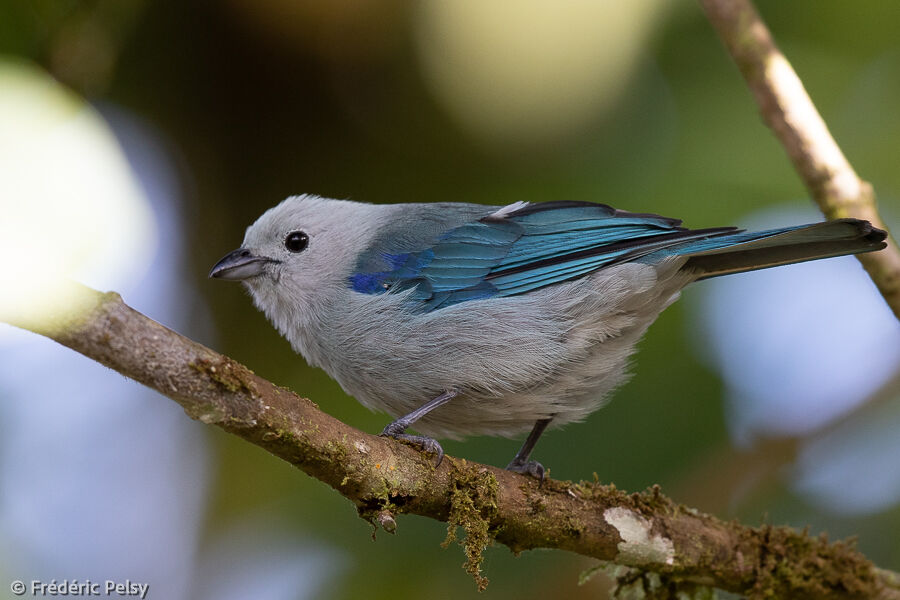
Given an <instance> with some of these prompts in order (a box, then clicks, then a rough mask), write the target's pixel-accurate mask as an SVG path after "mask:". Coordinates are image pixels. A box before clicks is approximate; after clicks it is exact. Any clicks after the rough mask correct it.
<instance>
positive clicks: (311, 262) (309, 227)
mask: <svg viewBox="0 0 900 600" xmlns="http://www.w3.org/2000/svg"><path fill="white" fill-rule="evenodd" d="M376 209H377V207H376V206H374V205H370V204H362V203H358V202H349V201H344V200H331V199H328V198H320V197H318V196H310V195H303V196H292V197H290V198H288V199H287V200H284V201H283V202H282V203H281V204H279V205H278V206H275V207H274V208H271V209H269V210H268V211H266V212H265V213H264V214H263V215H262V216H261V217H260V218H259V219H257V221H256V222H255V223H254V224H253V225H251V226H250V227H248V228H247V232H246V234H245V235H244V242H243V244H241V247H240V248H238V249H237V250H234V251H232V252H229V253H228V254H226V255H225V256H224V257H223V258H222V259H221V260H220V261H219V262H217V263H216V264H215V266H214V267H213V268H212V270H211V271H210V272H209V276H210V277H211V278H214V279H224V280H230V281H241V282H243V283H244V285H246V286H247V288H248V289H249V290H250V293H251V294H252V296H253V299H254V302H255V303H256V305H257V306H258V307H259V308H260V309H262V310H263V311H264V312H265V313H266V314H267V315H268V316H269V317H270V318H271V319H272V320H273V322H276V325H277V326H278V327H279V329H281V328H282V327H281V324H279V322H280V321H282V320H283V319H290V318H292V317H291V314H293V317H295V318H294V320H297V319H296V317H300V316H301V315H297V314H296V313H297V311H304V310H315V308H316V306H319V305H321V304H322V303H323V302H327V299H328V298H329V297H331V293H332V292H333V291H334V290H335V289H337V288H346V287H347V277H348V276H349V275H350V273H352V270H353V267H354V266H355V264H356V260H357V257H358V255H359V252H360V250H361V249H362V248H364V247H365V245H366V244H367V243H368V241H369V240H370V239H371V236H372V235H373V231H375V230H376V229H377V223H376V212H377V211H376Z"/></svg>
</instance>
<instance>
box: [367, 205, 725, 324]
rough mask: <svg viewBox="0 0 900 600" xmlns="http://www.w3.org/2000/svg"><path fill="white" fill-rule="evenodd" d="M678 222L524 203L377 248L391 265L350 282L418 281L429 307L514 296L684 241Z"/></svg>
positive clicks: (387, 286) (604, 209)
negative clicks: (432, 235)
mask: <svg viewBox="0 0 900 600" xmlns="http://www.w3.org/2000/svg"><path fill="white" fill-rule="evenodd" d="M489 210H496V209H491V208H489V207H486V209H485V212H487V211H489ZM679 223H680V222H679V221H676V220H674V219H667V218H665V217H660V216H657V215H643V214H635V213H627V212H623V211H618V210H616V209H613V208H611V207H609V206H606V205H603V204H593V203H571V202H559V203H554V202H548V203H543V204H537V205H527V206H526V207H525V208H524V209H520V210H517V211H513V212H510V213H508V214H506V215H504V216H503V217H502V218H495V217H493V214H487V215H485V216H482V217H481V218H480V219H478V220H475V221H473V222H469V223H465V224H463V225H460V226H457V227H453V228H451V229H449V230H448V231H446V232H445V233H443V234H441V235H440V236H438V239H437V240H436V241H435V242H434V243H433V245H432V246H431V247H429V248H425V249H422V250H419V251H416V252H404V253H398V254H390V253H382V256H381V258H382V259H383V261H384V263H385V264H386V266H387V267H388V268H387V269H385V270H383V271H376V272H360V273H356V274H354V275H352V276H351V277H350V286H351V287H352V288H353V289H354V290H355V291H357V292H360V293H364V294H379V293H385V292H388V291H392V292H395V291H400V290H409V289H411V288H415V290H414V292H412V295H411V296H410V298H411V299H412V300H415V301H417V302H421V303H422V304H423V307H424V308H425V309H426V310H435V309H437V308H443V307H446V306H451V305H453V304H457V303H459V302H465V301H468V300H473V299H481V298H489V297H493V296H512V295H516V294H522V293H525V292H528V291H531V290H535V289H539V288H542V287H546V286H548V285H552V284H554V283H558V282H560V281H566V280H569V279H573V278H576V277H580V276H582V275H585V274H587V273H590V272H591V271H595V270H597V269H599V268H602V267H603V266H606V265H609V264H612V263H615V262H618V261H621V260H622V259H623V257H626V256H627V257H630V258H632V259H633V258H635V257H637V256H643V255H646V254H648V253H651V252H653V251H655V250H657V249H658V248H660V247H664V246H666V245H672V244H673V243H677V242H678V241H683V240H684V238H685V234H693V233H694V232H690V231H689V230H686V229H684V228H682V227H680V226H679ZM732 230H733V228H729V229H728V231H732ZM720 231H722V230H714V231H713V232H712V233H718V232H720ZM710 234H711V233H710V232H706V233H701V234H700V235H703V236H708V235H710Z"/></svg>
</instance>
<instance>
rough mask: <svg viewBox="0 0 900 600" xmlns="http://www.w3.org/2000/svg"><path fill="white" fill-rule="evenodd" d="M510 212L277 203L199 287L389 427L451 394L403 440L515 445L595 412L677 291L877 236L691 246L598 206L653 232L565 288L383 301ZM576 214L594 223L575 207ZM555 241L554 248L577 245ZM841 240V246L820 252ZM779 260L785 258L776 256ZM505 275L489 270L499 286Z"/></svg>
mask: <svg viewBox="0 0 900 600" xmlns="http://www.w3.org/2000/svg"><path fill="white" fill-rule="evenodd" d="M523 206H524V203H521V204H517V205H514V206H511V207H508V208H501V207H497V206H494V207H488V206H481V205H473V204H456V203H443V204H396V205H370V204H362V203H356V202H349V201H339V200H329V199H325V198H319V197H315V196H299V197H292V198H288V199H287V200H285V201H284V202H282V203H281V204H279V205H278V206H276V207H275V208H273V209H270V210H269V211H268V212H266V213H265V214H264V215H262V217H260V218H259V220H258V221H257V222H256V223H254V224H253V225H252V226H251V227H249V228H248V229H247V233H246V236H245V239H244V243H243V245H242V250H241V251H240V252H243V254H242V255H241V256H240V257H238V255H236V254H232V255H229V257H231V258H230V259H229V257H226V259H223V261H222V262H221V263H220V265H217V267H215V268H214V270H213V273H212V275H214V276H219V277H222V278H226V279H228V278H232V279H242V280H243V282H244V284H245V285H246V286H247V289H248V290H249V291H250V293H251V295H252V297H253V301H254V303H255V304H256V306H257V307H258V308H259V309H260V310H262V311H263V312H264V313H265V314H266V316H267V317H268V318H269V320H270V321H271V322H272V323H273V324H274V325H275V327H276V328H277V329H278V330H279V331H280V332H281V333H282V334H283V335H284V336H285V337H286V338H287V339H288V340H289V341H290V343H291V345H292V346H293V348H294V350H296V351H297V352H299V353H300V354H302V355H303V356H304V358H305V359H306V360H307V362H308V363H309V364H311V365H313V366H317V367H321V368H322V369H324V370H325V371H326V372H327V373H328V374H329V375H331V376H332V377H333V378H334V379H335V380H337V381H338V383H340V385H341V387H342V388H343V389H344V390H345V391H346V392H347V393H348V394H350V395H352V396H353V397H355V398H356V399H357V400H359V401H360V402H361V403H363V404H364V405H366V406H368V407H370V408H373V409H376V410H382V411H384V412H387V413H388V414H390V415H392V416H393V417H398V416H401V415H404V414H407V413H409V412H411V411H413V410H415V409H417V408H419V407H420V406H422V405H423V404H424V403H425V402H427V401H428V400H430V399H431V398H434V397H435V396H437V395H439V394H441V393H442V392H444V391H447V390H451V389H455V390H458V391H459V395H458V396H457V397H455V398H453V399H452V400H450V401H449V402H447V403H446V404H445V405H443V406H441V407H440V408H437V409H436V410H434V411H432V412H430V413H429V414H427V415H425V416H424V417H423V418H422V419H421V420H420V421H418V422H417V423H416V424H415V425H414V428H415V429H417V430H419V431H421V432H422V433H425V434H427V435H430V436H435V437H446V438H459V437H462V436H466V435H473V434H488V435H503V436H515V435H520V434H522V433H524V432H526V431H528V430H529V429H530V428H531V427H532V425H534V424H535V422H536V421H540V420H542V419H550V418H552V419H553V421H552V424H553V425H554V426H559V425H564V424H566V423H570V422H573V421H579V420H582V419H584V418H585V417H586V416H587V415H588V414H590V413H591V412H593V411H594V410H596V409H597V408H599V407H600V406H601V405H602V404H603V403H604V402H605V400H606V399H607V397H608V396H609V394H610V392H611V391H612V390H614V389H615V388H616V387H618V386H619V385H621V384H622V383H623V382H624V381H625V380H626V379H627V374H626V373H627V364H628V359H629V357H630V355H631V354H632V353H633V351H634V347H635V344H636V343H637V341H638V340H639V339H640V337H641V336H642V335H643V333H644V331H645V330H646V329H647V327H648V326H649V325H650V323H652V322H653V321H654V320H655V319H656V317H657V316H658V315H659V313H660V312H661V311H662V310H663V309H665V308H666V307H667V306H668V305H670V304H671V303H672V302H674V301H675V300H676V299H677V298H678V294H679V290H680V289H681V288H682V287H684V286H685V285H687V284H688V283H690V282H691V281H693V280H696V279H698V278H702V277H705V276H713V275H717V274H720V273H727V272H731V271H743V270H749V269H752V268H761V267H764V266H769V265H770V264H780V263H781V262H797V261H799V260H807V259H810V258H817V257H819V256H828V255H837V254H848V253H853V252H860V251H868V250H875V249H878V248H879V247H882V246H883V244H880V241H881V239H883V233H881V232H878V230H874V229H872V228H871V226H869V225H868V224H867V223H865V222H860V221H851V220H847V221H844V222H843V223H844V225H843V228H844V229H846V232H844V231H843V229H840V230H839V226H838V225H830V224H825V225H824V228H825V229H824V230H823V231H821V232H819V231H818V230H816V229H812V228H811V227H810V226H807V227H805V228H804V227H801V228H796V229H793V230H788V229H786V230H784V231H783V232H775V233H764V234H760V235H762V236H765V235H768V236H769V237H767V238H765V239H770V240H776V241H774V242H766V241H765V239H764V240H763V241H758V240H757V238H752V239H751V238H747V236H748V235H754V234H742V233H740V232H736V231H735V230H733V228H729V229H724V228H723V229H717V230H705V231H703V232H699V233H698V234H696V235H694V234H692V233H691V232H689V231H688V230H684V229H683V228H679V227H677V224H678V223H677V222H676V221H670V220H663V219H662V218H660V217H656V216H654V215H634V214H631V213H622V212H621V211H617V212H615V214H614V215H613V213H611V212H609V211H612V209H608V211H607V212H608V213H609V214H610V215H613V216H611V217H609V216H607V217H604V218H621V219H623V222H624V221H625V220H629V219H630V220H631V221H634V222H637V223H639V224H640V223H642V222H643V220H646V221H647V222H648V223H649V224H650V225H648V226H651V225H652V227H657V228H659V229H660V231H661V233H660V234H659V235H654V236H651V237H647V238H646V239H647V240H649V241H648V242H646V243H643V242H641V243H640V244H637V248H638V250H640V251H636V250H634V249H631V248H630V247H629V248H628V249H627V251H628V252H629V254H628V255H627V257H628V258H627V259H616V260H615V261H611V262H609V263H608V264H604V265H603V266H602V267H599V268H595V269H594V270H591V271H590V272H587V273H582V274H579V275H577V276H573V277H571V278H570V279H568V280H564V281H556V282H553V283H552V284H547V285H544V286H543V287H539V288H537V289H531V290H529V291H527V292H526V293H515V294H512V295H508V296H502V295H494V296H490V297H483V298H475V299H468V300H466V301H457V303H452V304H451V303H449V302H448V303H447V304H446V305H441V307H440V308H438V309H435V310H424V309H422V304H421V302H418V301H417V300H416V298H417V297H418V296H417V294H421V289H420V287H419V286H418V284H417V282H423V283H422V284H421V285H426V283H424V281H425V280H424V279H423V278H422V277H420V278H418V279H417V278H415V277H413V276H410V277H412V278H411V279H408V280H404V281H406V282H407V285H406V287H403V286H401V285H399V283H398V285H397V286H396V287H394V288H392V287H391V286H393V285H394V284H395V279H384V278H386V277H389V276H390V277H393V276H394V272H390V269H394V270H395V272H396V273H401V267H397V264H399V262H398V261H400V260H408V262H409V264H412V261H414V260H419V262H420V263H422V262H423V260H422V259H420V258H419V255H418V254H415V253H417V252H421V251H424V250H426V249H429V248H432V247H435V246H436V244H440V243H441V241H442V240H447V239H448V238H447V235H448V232H451V231H453V230H455V229H456V228H459V227H462V226H464V225H467V224H470V223H480V224H482V225H485V224H487V225H490V224H491V223H492V221H491V219H493V220H494V221H493V223H495V225H496V227H500V228H502V227H503V226H505V225H504V223H503V221H504V220H506V219H510V218H511V217H510V215H517V214H518V215H519V216H518V217H515V218H517V219H520V220H527V219H524V218H523V217H522V215H524V214H525V212H524V211H523V210H522V207H523ZM529 206H531V207H535V206H536V207H540V206H541V205H529ZM573 206H574V205H573ZM577 206H578V207H585V206H587V208H584V210H585V211H588V214H590V215H593V214H594V211H593V209H592V208H591V206H589V205H581V204H579V205H577ZM592 206H594V207H600V206H601V205H592ZM603 208H604V209H607V208H608V207H603ZM517 210H518V211H520V212H519V213H517V212H516V211H517ZM571 210H581V208H577V209H571ZM597 210H600V208H597ZM498 211H499V212H498ZM604 214H606V213H604ZM492 215H493V216H492ZM486 217H488V218H487V219H485V218H486ZM529 218H534V217H529ZM863 223H865V225H863ZM482 225H479V227H482ZM491 227H494V225H491ZM292 231H303V232H304V233H305V234H306V235H307V236H308V247H305V248H304V249H303V251H301V252H291V251H289V250H288V249H286V248H285V236H286V235H287V234H288V233H289V232H292ZM490 231H491V232H492V231H493V230H492V229H491V230H490ZM810 232H811V233H810ZM873 232H878V233H873ZM576 233H578V232H576ZM651 233H655V230H654V231H653V232H651ZM879 233H881V235H880V237H879ZM845 234H846V235H845ZM566 235H567V236H568V237H565V239H566V240H569V239H577V236H569V235H568V234H566ZM779 235H780V236H781V237H778V236H779ZM666 236H668V237H666ZM729 236H730V237H729ZM736 236H744V237H736ZM804 236H805V237H804ZM843 237H845V238H847V239H846V240H843V241H838V242H832V241H831V240H832V239H833V238H843ZM807 238H809V239H807ZM554 239H555V238H554ZM732 239H733V240H734V241H730V240H732ZM658 240H662V241H658ZM679 240H680V241H679ZM719 240H723V241H719ZM754 240H755V241H754ZM451 241H452V240H451ZM626 241H627V240H626ZM566 243H570V242H566ZM571 243H574V242H571ZM621 243H622V242H620V244H621ZM629 243H630V242H629ZM835 243H837V244H839V245H837V246H835ZM740 244H744V245H746V246H747V247H748V248H750V249H751V250H752V249H753V248H763V250H758V252H762V253H763V255H764V256H763V257H762V260H756V258H754V257H753V256H752V255H750V258H751V259H752V260H746V259H742V258H741V257H740V254H741V253H740V251H739V250H740V248H741V247H742V246H740ZM754 244H755V246H754ZM807 244H811V245H809V246H808V249H806V248H807ZM828 244H831V246H828ZM626 245H628V244H626ZM631 245H632V246H634V245H635V244H633V243H632V244H631ZM782 247H785V248H790V249H789V250H786V251H779V250H778V248H782ZM579 248H580V247H579ZM598 248H600V250H604V249H608V248H610V245H609V244H607V245H605V246H598ZM773 248H774V249H773ZM798 248H799V250H798ZM493 250H494V248H493V246H492V247H491V251H493ZM600 250H597V249H596V248H595V249H594V250H591V249H588V250H584V249H578V251H577V252H574V251H573V252H572V253H570V254H565V252H563V251H562V250H561V251H560V255H561V256H562V258H561V259H560V258H556V257H551V258H549V259H543V261H544V262H543V263H541V265H546V264H550V266H549V267H547V266H544V267H543V268H544V271H548V272H552V271H553V269H558V268H559V267H557V266H556V263H558V262H560V261H561V260H570V258H571V257H575V256H576V255H577V257H578V258H579V260H593V256H594V255H596V254H597V253H598V252H599V251H600ZM604 251H606V250H604ZM410 253H412V254H410ZM407 255H409V256H412V258H409V259H407V258H406V257H407ZM782 255H784V260H782ZM397 256H400V258H399V259H398V258H396V257H397ZM582 256H587V257H588V258H587V259H582V258H581V257H582ZM729 256H730V258H729ZM392 257H393V258H392ZM429 257H430V255H429ZM735 257H737V258H735ZM460 260H462V261H463V262H461V263H460V264H462V265H463V266H462V267H460V268H459V271H460V273H463V274H464V275H465V274H467V273H468V271H467V269H469V267H467V266H465V265H469V264H470V263H471V261H469V262H465V260H468V259H465V260H463V259H460ZM573 260H574V259H573ZM235 261H239V262H240V264H238V262H235ZM392 261H394V262H393V263H392ZM754 261H755V262H754ZM394 263H397V264H394ZM416 264H419V263H416ZM472 264H474V263H472ZM535 264H537V263H535ZM566 264H568V263H566ZM686 264H688V265H692V266H691V268H687V269H686V268H684V267H685V265H686ZM564 266H565V265H564ZM404 268H405V267H404ZM498 268H500V267H495V271H492V275H489V276H488V277H486V278H484V281H483V282H482V284H480V285H479V286H478V287H476V288H473V289H476V290H477V289H480V288H481V286H483V285H488V284H490V282H491V281H499V280H498V279H492V277H496V276H497V275H496V269H498ZM469 270H472V269H469ZM520 270H521V267H520ZM513 272H515V271H512V270H507V271H502V269H501V271H500V273H499V274H500V275H503V274H504V273H513ZM359 273H363V274H367V275H365V277H366V279H365V281H364V282H363V283H366V284H370V283H372V282H373V281H374V282H375V283H373V284H372V285H376V284H379V285H383V287H384V290H381V289H380V288H379V289H377V290H375V291H376V292H385V293H374V292H373V293H361V292H360V291H358V289H354V287H353V285H351V284H350V283H349V282H351V278H352V277H353V276H354V274H359ZM371 273H376V275H377V276H378V277H383V278H382V279H378V278H377V277H375V276H370V275H368V274H371ZM384 273H389V275H383V274H384ZM413 275H416V273H413ZM416 276H418V275H416ZM398 277H399V276H398ZM397 281H399V280H397ZM379 282H380V283H379ZM409 282H411V283H409ZM400 283H402V282H400ZM360 285H362V284H360Z"/></svg>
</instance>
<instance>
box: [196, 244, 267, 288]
mask: <svg viewBox="0 0 900 600" xmlns="http://www.w3.org/2000/svg"><path fill="white" fill-rule="evenodd" d="M276 262H279V261H277V260H275V259H272V258H267V257H265V256H257V255H255V254H253V253H252V252H251V251H249V250H247V249H246V248H238V249H237V250H235V251H233V252H229V253H228V254H226V255H225V256H223V257H222V260H220V261H219V262H217V263H216V265H215V266H214V267H213V268H212V270H211V271H210V272H209V276H210V277H215V278H216V279H226V280H228V281H243V280H245V279H249V278H251V277H256V276H257V275H260V274H262V272H263V271H264V270H265V267H266V264H268V263H276Z"/></svg>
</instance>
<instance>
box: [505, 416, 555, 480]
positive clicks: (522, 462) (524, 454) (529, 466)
mask: <svg viewBox="0 0 900 600" xmlns="http://www.w3.org/2000/svg"><path fill="white" fill-rule="evenodd" d="M552 420H553V418H552V417H551V418H549V419H540V420H539V421H538V422H537V423H535V424H534V428H533V429H532V430H531V433H529V434H528V437H527V438H526V439H525V443H524V444H522V447H521V448H519V451H518V452H517V453H516V456H515V458H513V459H512V462H510V463H509V464H508V465H506V470H507V471H515V472H516V473H522V474H525V475H531V476H532V477H535V478H537V479H539V480H540V481H541V483H544V465H542V464H541V463H539V462H538V461H536V460H528V457H529V456H531V451H532V450H534V446H535V444H537V441H538V438H539V437H541V434H542V433H544V430H545V429H547V425H549V424H550V421H552Z"/></svg>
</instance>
